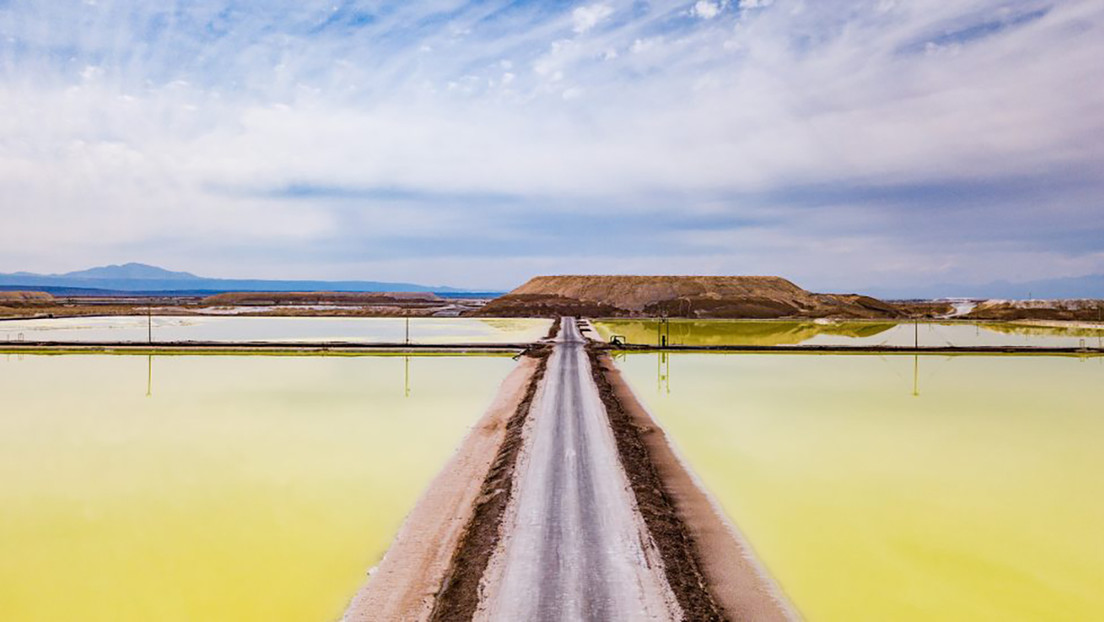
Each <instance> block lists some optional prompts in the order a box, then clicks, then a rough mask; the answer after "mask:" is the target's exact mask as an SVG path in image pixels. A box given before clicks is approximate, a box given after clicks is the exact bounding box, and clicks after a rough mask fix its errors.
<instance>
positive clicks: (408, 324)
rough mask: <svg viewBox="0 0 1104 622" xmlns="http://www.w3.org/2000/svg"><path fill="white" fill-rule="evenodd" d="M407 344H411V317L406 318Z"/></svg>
mask: <svg viewBox="0 0 1104 622" xmlns="http://www.w3.org/2000/svg"><path fill="white" fill-rule="evenodd" d="M406 345H410V318H409V317H408V318H406Z"/></svg>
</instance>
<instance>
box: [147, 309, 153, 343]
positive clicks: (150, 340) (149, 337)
mask: <svg viewBox="0 0 1104 622" xmlns="http://www.w3.org/2000/svg"><path fill="white" fill-rule="evenodd" d="M146 341H147V343H149V344H150V345H153V307H152V306H150V305H146Z"/></svg>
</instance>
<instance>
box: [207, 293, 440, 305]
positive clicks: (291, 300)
mask: <svg viewBox="0 0 1104 622" xmlns="http://www.w3.org/2000/svg"><path fill="white" fill-rule="evenodd" d="M441 302H443V300H442V299H441V298H440V297H439V296H437V295H436V294H433V293H431V292H229V293H225V294H215V295H214V296H208V297H206V298H204V299H203V301H202V304H205V305H280V304H298V305H307V304H358V305H378V304H395V303H399V304H417V303H441Z"/></svg>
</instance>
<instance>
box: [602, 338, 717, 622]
mask: <svg viewBox="0 0 1104 622" xmlns="http://www.w3.org/2000/svg"><path fill="white" fill-rule="evenodd" d="M587 354H588V356H589V357H590V366H591V374H592V375H593V377H594V383H595V384H596V385H597V386H598V394H599V395H600V396H601V398H602V402H603V403H604V404H605V407H606V412H607V414H608V416H609V421H610V426H611V427H612V429H613V435H614V438H615V439H616V441H617V449H618V452H619V454H620V457H621V463H622V465H623V466H624V469H625V473H626V475H627V476H628V478H629V483H630V485H631V486H632V490H633V494H634V495H635V497H636V503H637V506H638V507H639V509H640V513H641V515H642V516H643V518H644V523H645V525H647V527H648V531H649V532H650V533H651V535H652V538H653V539H654V540H655V543H656V546H657V548H658V549H659V552H660V555H661V556H662V558H663V564H664V570H665V571H666V575H667V581H668V583H669V584H670V586H671V590H672V591H673V592H674V594H675V598H677V599H678V603H679V606H681V607H682V610H683V613H684V615H685V618H686V619H687V620H695V621H698V620H701V621H718V622H719V621H723V620H726V617H725V615H724V613H723V610H722V609H721V607H720V606H719V605H718V604H717V602H716V600H715V599H714V598H713V595H712V593H711V592H710V590H709V587H708V584H707V581H706V579H705V577H704V575H703V574H702V571H701V569H700V566H699V562H698V559H697V556H696V553H695V545H694V542H693V539H692V538H691V536H690V533H689V530H688V529H687V528H686V526H685V525H684V524H683V523H682V521H681V520H680V519H679V515H678V513H677V511H676V510H675V506H674V503H673V501H672V500H671V498H670V495H669V494H668V492H667V490H666V488H665V486H664V483H663V480H662V479H661V478H660V476H659V474H658V473H657V472H656V468H655V465H654V463H653V461H652V456H651V455H650V454H649V451H648V447H647V444H646V443H645V442H644V440H643V439H642V438H641V430H640V429H639V428H638V427H637V426H636V425H635V424H634V423H633V420H632V417H631V416H630V415H629V414H628V413H627V412H626V411H625V409H624V407H623V406H622V404H621V401H620V400H619V399H618V398H617V395H616V393H615V392H614V390H613V387H612V385H611V384H610V382H609V380H608V379H607V378H606V375H605V371H604V370H605V366H604V365H603V362H604V361H609V358H608V356H606V355H605V353H604V350H603V349H601V348H600V347H594V346H593V345H588V346H587Z"/></svg>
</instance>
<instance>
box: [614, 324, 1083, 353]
mask: <svg viewBox="0 0 1104 622" xmlns="http://www.w3.org/2000/svg"><path fill="white" fill-rule="evenodd" d="M594 324H595V328H597V329H598V332H599V333H600V334H601V335H602V337H603V339H605V340H606V341H609V339H610V338H612V337H613V336H615V335H616V336H619V337H621V338H622V339H623V340H624V341H626V342H628V343H634V344H644V345H657V344H659V343H661V341H662V340H664V339H666V341H667V343H668V344H670V345H685V346H721V345H737V346H793V345H807V346H897V347H910V346H913V345H917V344H919V345H920V346H924V347H944V346H1017V347H1052V348H1078V347H1083V346H1088V347H1099V346H1100V345H1101V344H1104V330H1101V329H1099V328H1090V327H1078V326H1076V325H1070V326H1041V325H1038V324H1015V323H1010V322H966V321H959V322H920V323H918V324H911V323H899V322H892V321H889V322H879V321H813V320H685V319H673V320H670V321H662V320H602V321H598V322H595V323H594Z"/></svg>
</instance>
